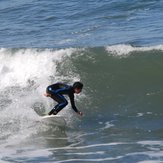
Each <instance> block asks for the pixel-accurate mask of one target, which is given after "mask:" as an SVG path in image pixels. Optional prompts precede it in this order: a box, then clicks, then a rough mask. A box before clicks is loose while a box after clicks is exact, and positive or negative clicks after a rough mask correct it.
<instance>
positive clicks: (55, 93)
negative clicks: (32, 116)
mask: <svg viewBox="0 0 163 163" xmlns="http://www.w3.org/2000/svg"><path fill="white" fill-rule="evenodd" d="M46 92H47V93H48V94H50V95H51V96H50V97H51V98H52V99H53V100H55V101H57V102H58V104H57V105H56V106H55V107H54V108H53V109H52V110H51V111H50V112H49V115H51V114H54V115H56V114H57V113H58V112H59V111H61V110H62V109H63V108H64V107H65V106H66V105H67V104H68V102H67V100H66V99H65V97H64V96H63V95H68V96H69V98H70V102H71V106H72V108H73V110H74V111H75V112H78V109H77V108H76V106H75V102H74V89H73V87H72V86H70V85H66V84H63V83H55V84H53V85H49V86H48V87H47V89H46Z"/></svg>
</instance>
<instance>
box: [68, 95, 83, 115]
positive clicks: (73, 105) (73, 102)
mask: <svg viewBox="0 0 163 163" xmlns="http://www.w3.org/2000/svg"><path fill="white" fill-rule="evenodd" d="M69 97H70V102H71V106H72V109H73V110H74V111H75V112H76V113H77V114H79V115H81V116H82V115H83V113H82V112H80V111H79V110H78V109H77V108H76V106H75V101H74V95H71V96H69Z"/></svg>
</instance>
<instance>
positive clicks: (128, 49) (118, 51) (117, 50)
mask: <svg viewBox="0 0 163 163" xmlns="http://www.w3.org/2000/svg"><path fill="white" fill-rule="evenodd" d="M105 49H106V51H107V52H108V53H111V54H112V55H114V56H127V55H129V54H131V53H132V52H136V51H138V52H146V51H151V50H161V51H163V45H156V46H147V47H134V46H132V45H127V44H118V45H112V46H107V47H106V48H105Z"/></svg>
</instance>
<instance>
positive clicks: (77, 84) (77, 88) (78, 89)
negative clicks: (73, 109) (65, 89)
mask: <svg viewBox="0 0 163 163" xmlns="http://www.w3.org/2000/svg"><path fill="white" fill-rule="evenodd" d="M73 89H74V92H75V93H76V94H79V93H80V92H81V91H82V89H83V83H81V82H75V83H74V84H73Z"/></svg>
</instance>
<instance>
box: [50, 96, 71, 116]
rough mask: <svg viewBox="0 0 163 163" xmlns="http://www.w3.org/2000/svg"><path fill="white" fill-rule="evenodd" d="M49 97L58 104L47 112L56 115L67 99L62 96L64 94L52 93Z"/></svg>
mask: <svg viewBox="0 0 163 163" xmlns="http://www.w3.org/2000/svg"><path fill="white" fill-rule="evenodd" d="M51 98H52V99H53V100H55V101H57V102H58V104H57V105H56V106H55V107H54V108H53V109H52V110H51V111H50V112H49V115H51V114H54V115H56V114H57V113H58V112H60V111H61V110H62V109H63V108H64V107H65V106H66V105H67V104H68V102H67V100H66V99H65V98H64V96H62V95H60V94H57V93H55V94H53V95H52V96H51Z"/></svg>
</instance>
